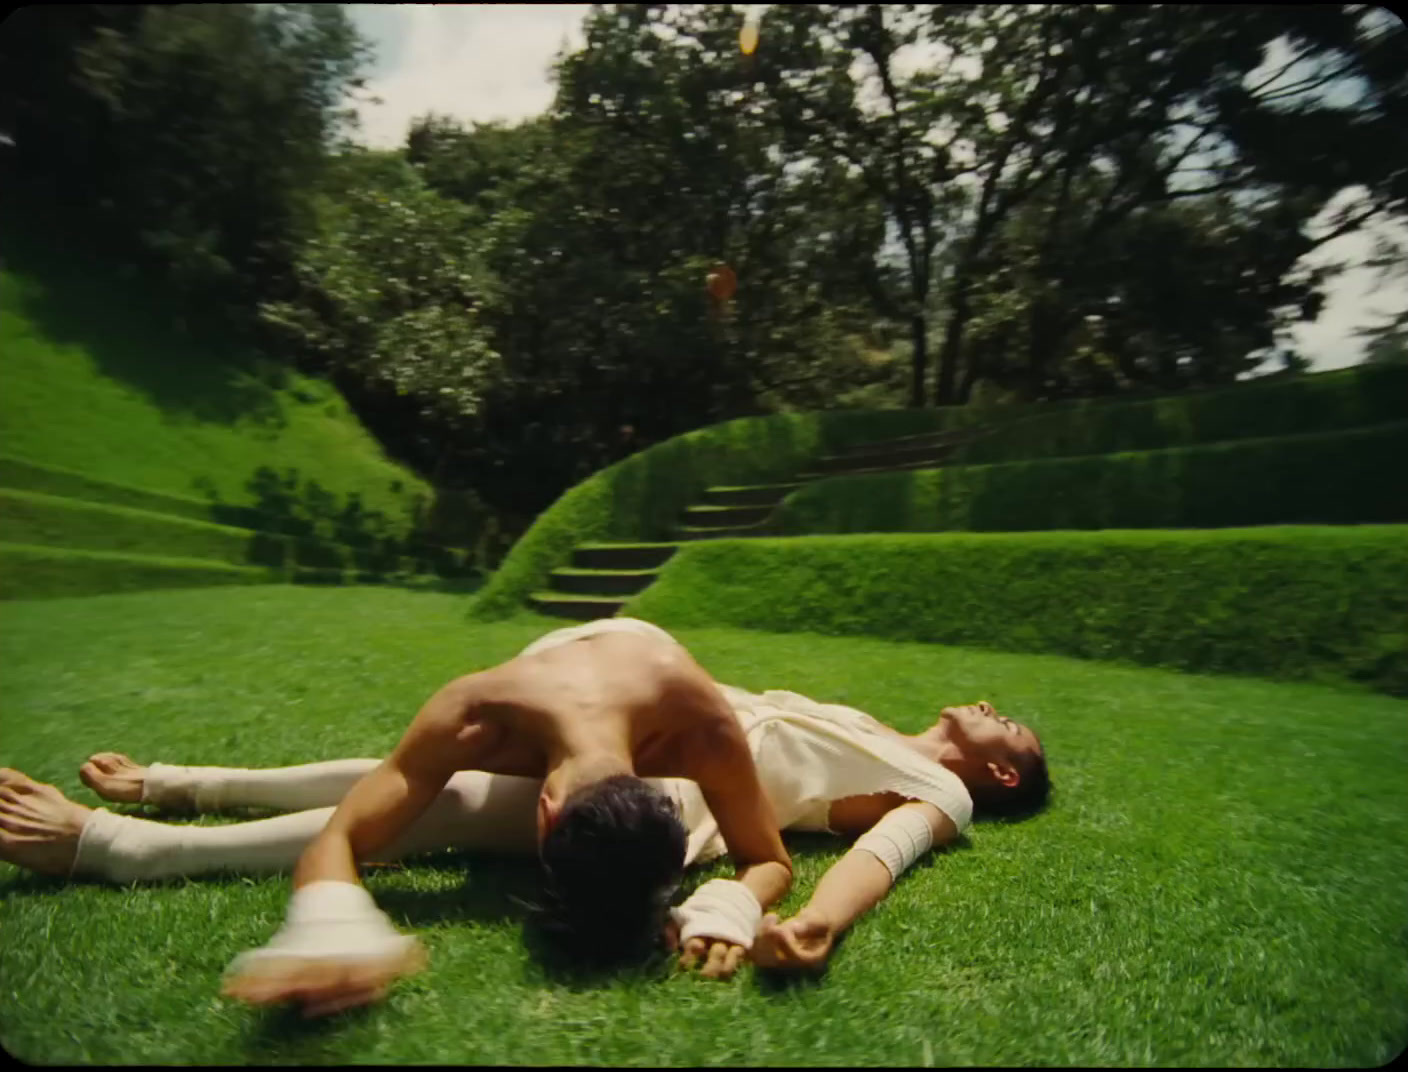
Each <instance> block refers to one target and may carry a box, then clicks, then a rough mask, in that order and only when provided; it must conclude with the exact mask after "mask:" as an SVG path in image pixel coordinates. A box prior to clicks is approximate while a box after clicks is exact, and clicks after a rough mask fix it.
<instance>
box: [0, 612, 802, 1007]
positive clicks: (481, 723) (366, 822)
mask: <svg viewBox="0 0 1408 1072" xmlns="http://www.w3.org/2000/svg"><path fill="white" fill-rule="evenodd" d="M592 624H593V625H594V626H597V628H595V629H589V630H578V631H576V632H579V633H580V634H581V635H580V636H579V637H573V636H571V635H570V634H571V632H573V631H563V632H565V633H568V634H569V635H567V636H560V635H558V634H554V636H555V637H556V640H555V641H554V642H553V643H551V644H549V645H546V646H543V647H541V648H540V647H538V646H537V645H534V646H532V647H530V648H529V649H528V650H527V651H525V652H524V653H523V654H521V655H519V656H517V657H515V658H513V659H510V660H509V661H508V662H506V663H503V664H501V665H499V666H497V667H494V668H492V669H489V670H484V671H480V672H478V673H472V674H468V675H465V676H464V677H460V678H457V679H455V680H453V681H451V682H449V683H448V684H447V685H445V686H444V687H443V688H441V689H440V690H439V691H438V692H437V693H436V694H435V695H434V696H432V697H431V698H430V699H429V701H428V702H427V703H426V704H425V706H424V707H423V708H422V709H421V711H420V713H419V714H418V715H417V716H416V717H415V719H414V720H413V721H412V722H411V724H410V727H409V728H408V729H407V731H406V733H405V734H404V736H403V737H402V738H401V741H400V742H399V743H398V744H397V745H396V747H395V749H394V750H393V751H392V753H391V755H390V756H388V757H387V758H386V759H385V760H384V761H382V762H381V763H380V764H379V765H378V766H377V767H376V768H375V769H374V770H372V771H371V772H370V773H368V774H366V775H365V776H364V777H362V778H361V779H360V780H359V781H357V782H356V784H355V785H353V786H352V788H351V790H350V791H349V792H348V793H347V795H346V796H345V797H344V798H343V799H342V802H341V803H340V804H339V805H338V807H337V810H336V811H335V812H334V814H333V815H332V817H331V819H330V820H329V821H328V823H327V825H326V826H325V827H324V828H323V830H322V831H321V833H319V834H318V835H317V836H316V837H315V838H314V839H313V841H312V842H311V843H310V844H309V845H308V846H307V848H306V849H305V850H304V851H303V853H302V855H301V856H300V858H299V860H298V863H297V866H296V867H295V868H294V872H293V897H292V899H291V903H290V908H289V913H288V917H287V920H286V922H285V925H284V927H283V928H282V930H280V932H279V933H278V934H277V935H276V936H275V938H274V939H273V941H271V942H270V943H269V945H267V946H265V947H264V948H263V949H260V950H255V951H253V952H251V953H246V954H244V955H242V956H241V957H240V958H238V959H237V960H236V962H235V963H234V964H233V965H231V971H230V973H229V974H228V977H227V983H226V987H225V993H226V994H227V995H229V996H232V997H236V998H239V999H242V1000H245V1001H248V1002H251V1003H256V1004H270V1003H276V1002H283V1001H299V1002H302V1003H303V1005H304V1007H305V1011H306V1012H307V1013H308V1014H309V1015H318V1014H322V1013H328V1012H334V1011H337V1010H340V1009H342V1008H347V1007H350V1006H352V1005H357V1004H363V1003H366V1002H368V1001H372V1000H376V999H377V998H379V997H380V996H381V995H382V994H383V993H384V991H385V989H386V987H387V986H388V985H389V984H390V983H391V982H392V981H393V980H394V979H395V978H397V977H398V976H400V975H403V974H406V973H407V972H410V971H415V970H417V969H418V968H419V967H421V966H422V965H423V961H424V957H423V953H422V951H421V949H420V947H419V945H418V943H416V942H415V940H414V939H411V938H405V937H402V936H400V935H398V934H397V933H396V932H395V930H394V928H393V927H392V925H391V923H390V921H389V920H388V919H387V918H386V917H385V916H384V915H383V914H382V913H381V912H379V911H378V910H377V909H376V908H375V905H374V904H373V903H372V901H371V898H370V895H369V894H368V893H367V892H366V890H365V889H364V888H363V887H362V886H361V885H360V883H359V881H358V871H357V865H358V863H359V861H360V862H366V861H369V860H373V859H376V858H377V854H378V853H379V852H380V851H381V850H382V849H384V848H385V847H387V846H388V845H390V844H391V843H392V842H394V841H395V840H396V839H397V838H398V836H399V835H401V834H403V833H404V832H405V831H407V829H408V828H409V827H411V826H412V824H413V823H414V822H415V821H416V819H417V818H418V817H420V816H421V815H422V813H424V812H425V811H426V810H427V809H428V808H429V807H430V805H431V804H432V802H434V801H435V799H436V797H437V796H438V795H439V794H440V792H441V790H442V789H444V788H445V785H446V783H447V782H448V781H449V779H450V778H451V776H452V775H454V774H455V773H456V772H459V771H470V770H474V771H485V772H489V773H494V774H504V775H518V776H525V777H530V778H534V779H540V780H541V788H540V790H539V793H538V800H537V837H538V842H539V846H540V854H541V858H542V862H543V865H544V869H545V872H546V879H547V886H548V891H549V898H550V900H552V901H553V902H554V903H555V904H556V905H557V906H558V907H559V909H560V910H561V912H562V913H563V914H564V915H565V916H566V917H567V922H566V924H565V926H564V927H563V929H564V930H565V931H567V932H569V933H570V934H572V935H574V936H575V937H577V938H579V939H581V940H582V942H583V943H588V942H590V941H591V939H592V938H593V937H597V938H598V939H599V940H598V941H597V942H596V950H597V951H599V952H606V951H607V950H604V949H602V946H603V945H605V944H608V943H616V944H619V945H621V946H629V945H632V944H635V943H636V942H637V941H638V939H639V938H640V936H641V931H642V929H643V928H649V927H653V928H655V930H654V934H653V935H651V937H652V938H658V936H659V933H660V930H659V928H660V927H661V926H662V925H663V915H664V913H665V911H667V909H668V904H669V898H670V895H671V894H672V893H673V891H674V887H675V885H676V883H677V882H678V879H679V876H680V874H681V873H682V870H683V866H684V855H685V843H686V837H687V834H686V831H685V829H684V826H683V824H682V823H681V821H680V819H679V817H678V815H677V814H676V813H675V809H674V807H673V805H672V803H671V801H670V800H669V799H668V798H667V797H666V796H664V795H663V794H661V793H660V792H659V791H658V790H657V789H654V788H653V787H651V786H650V785H648V784H647V783H646V782H644V781H643V780H642V779H643V778H646V777H656V778H663V777H674V778H685V779H689V780H691V781H693V782H695V783H697V784H698V786H699V789H700V791H701V792H702V793H703V796H704V799H705V800H706V801H707V804H708V808H709V811H710V812H711V813H712V814H713V816H714V818H715V819H716V820H717V822H718V826H719V832H720V834H721V836H722V838H723V840H724V842H725V844H726V845H727V848H728V852H729V854H730V855H731V856H732V858H733V861H734V863H735V865H736V867H737V877H736V879H735V880H734V881H732V882H729V883H728V884H727V888H726V890H725V891H724V897H723V900H722V901H721V903H720V904H718V905H717V906H716V907H715V909H714V910H713V911H712V913H710V912H706V913H704V915H705V916H707V917H710V918H705V919H701V920H700V921H699V922H700V926H699V927H696V928H694V929H693V930H691V931H690V933H688V934H686V935H684V936H683V937H685V938H686V940H689V941H691V942H692V943H693V944H694V945H695V946H697V945H698V942H697V941H695V940H696V939H698V940H702V939H704V938H715V937H717V938H720V939H721V941H719V942H715V943H714V945H715V947H716V948H717V953H714V952H713V951H712V950H711V954H712V955H714V956H715V959H724V960H729V959H731V960H732V961H733V963H734V964H735V965H736V963H737V961H738V960H739V959H741V957H742V954H743V952H744V948H743V946H742V944H740V943H742V942H744V941H750V940H751V937H752V934H753V931H754V929H756V924H757V922H758V919H760V918H761V915H762V911H763V910H764V909H766V908H767V907H769V906H770V905H772V904H774V903H775V902H776V901H778V900H779V899H780V898H781V897H782V896H783V895H784V894H785V893H786V892H787V890H788V888H789V886H790V885H791V881H792V866H791V860H790V859H789V857H788V855H787V851H786V849H785V848H784V847H783V844H782V838H781V836H780V834H779V828H778V823H777V819H776V817H775V816H774V814H773V810H772V807H771V805H770V804H769V802H768V799H767V797H766V795H765V794H764V792H763V790H762V787H761V785H760V783H759V781H758V775H757V772H756V770H755V769H754V766H753V757H752V754H751V753H750V752H749V749H748V743H747V741H746V739H745V738H744V735H743V732H742V730H741V728H740V726H739V723H738V720H737V719H736V718H735V717H734V714H733V710H732V708H731V707H730V706H729V705H728V703H727V702H726V701H725V699H724V697H723V695H722V694H721V693H720V691H719V689H718V687H717V686H716V685H715V683H714V681H713V679H712V678H711V677H710V676H709V675H708V673H706V672H705V671H704V669H703V668H702V667H700V666H699V664H698V663H697V662H695V660H694V659H693V658H692V657H691V656H690V655H689V653H688V652H687V651H685V649H684V648H683V647H682V646H680V645H679V644H677V643H676V642H675V641H674V640H673V639H672V638H670V637H669V635H668V634H666V633H664V632H663V631H662V630H658V629H656V628H655V627H653V626H648V625H645V623H633V624H634V626H636V627H635V628H633V627H632V623H629V622H626V621H621V620H617V621H615V622H613V623H611V626H608V627H607V628H604V629H603V628H601V625H602V623H592ZM643 625H644V626H645V627H644V628H639V627H640V626H643ZM612 626H614V627H612ZM544 639H547V638H544ZM25 781H28V780H27V779H26V780H25ZM34 784H35V783H30V786H33V785H34ZM33 795H34V794H33V792H32V790H30V789H29V787H28V786H25V785H23V783H21V782H19V781H17V780H16V778H14V777H13V776H11V777H8V778H7V780H6V783H5V785H4V786H3V787H0V799H3V800H5V801H7V802H10V804H11V806H10V808H7V809H5V811H4V812H3V813H0V829H4V830H5V831H6V832H8V833H9V834H11V835H17V836H18V837H20V838H21V839H22V838H23V836H24V832H23V830H22V829H21V828H22V827H23V823H22V822H20V821H17V820H16V818H14V816H13V809H14V807H15V806H16V803H17V802H18V801H19V800H20V798H22V797H25V796H29V797H31V798H33ZM6 841H7V845H6V851H5V853H4V855H5V857H6V858H7V859H9V860H11V861H12V862H15V863H19V864H22V865H24V866H29V867H33V868H35V869H37V870H44V869H46V868H45V867H44V866H43V865H44V864H45V863H48V864H49V865H50V867H49V868H48V869H52V864H53V860H54V858H55V857H56V855H63V854H65V853H66V854H67V855H68V856H69V857H70V859H72V856H73V854H74V853H75V852H76V848H77V846H76V841H75V842H71V843H70V844H69V845H68V846H66V848H64V849H60V847H59V846H57V845H55V844H53V843H52V842H51V843H49V844H47V845H35V846H33V847H34V849H35V851H34V852H33V853H28V852H26V851H25V849H24V843H23V841H22V840H21V841H19V842H16V841H15V837H14V836H12V837H10V838H7V839H6ZM46 858H47V859H46ZM642 861H643V862H642ZM608 883H609V886H610V889H611V896H610V898H609V899H604V898H602V897H601V896H600V891H601V889H602V887H603V886H605V885H607V884H608ZM593 895H595V900H594V901H593V902H592V903H593V904H594V905H595V906H596V907H597V908H598V909H601V908H602V907H603V906H606V905H617V906H619V910H618V911H616V912H614V913H612V914H611V915H610V917H609V918H595V919H585V918H573V915H574V910H575V908H576V905H577V903H578V902H579V901H580V900H582V899H591V898H592V897H593ZM733 917H737V920H735V919H734V918H733ZM753 917H757V918H753ZM719 920H722V921H723V926H722V930H720V928H719V926H718V925H716V924H717V922H718V921H719ZM735 923H736V925H734V926H731V925H730V924H735ZM701 927H702V930H701V929H700V928H701ZM744 930H746V932H747V936H746V938H744V937H743V934H742V932H743V931H744ZM716 932H717V933H716ZM730 938H732V939H734V940H733V941H731V942H730V941H729V940H728V939H730Z"/></svg>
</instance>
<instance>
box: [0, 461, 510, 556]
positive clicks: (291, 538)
mask: <svg viewBox="0 0 1408 1072" xmlns="http://www.w3.org/2000/svg"><path fill="white" fill-rule="evenodd" d="M5 489H12V490H17V491H26V492H32V493H36V494H40V495H44V496H53V497H57V498H62V499H63V500H65V501H72V502H75V503H76V504H77V505H78V506H83V505H86V504H98V505H100V506H102V507H127V508H129V509H131V510H137V511H142V512H143V514H144V516H148V517H150V515H152V514H159V515H162V516H164V517H168V518H181V519H184V520H186V521H193V522H202V523H205V524H206V525H212V526H218V527H220V528H222V529H225V530H227V531H228V530H235V531H240V532H242V533H243V534H244V536H245V538H246V539H247V540H250V542H251V547H252V551H251V554H252V555H253V557H239V558H226V559H223V560H225V561H231V562H239V563H243V562H254V563H258V564H275V563H278V562H282V561H283V559H282V558H280V557H278V556H279V555H281V554H283V553H284V552H282V551H279V550H278V549H279V548H281V547H283V546H284V544H286V543H291V544H292V545H293V546H294V547H295V554H294V561H295V562H296V564H299V565H306V566H311V567H318V568H339V569H340V568H344V567H354V568H357V569H375V570H377V571H379V572H385V571H387V570H395V569H398V568H408V569H418V570H421V571H423V572H434V573H436V574H437V575H439V576H441V577H464V576H467V575H468V574H470V573H474V572H477V570H478V562H479V560H480V559H481V558H482V557H483V555H484V553H485V551H486V548H484V547H479V548H468V549H467V548H458V547H444V546H440V545H435V544H427V543H424V542H421V541H419V540H416V539H414V538H413V537H408V538H406V539H396V538H392V537H383V538H379V539H378V538H376V537H373V536H370V535H366V534H363V540H364V542H363V543H361V544H358V545H351V544H347V543H344V542H342V541H340V540H338V539H337V538H336V534H335V533H334V532H333V531H332V529H331V527H330V526H329V525H328V524H327V523H323V524H315V523H314V522H312V521H309V520H307V519H305V518H298V517H279V516H275V515H273V514H268V513H264V512H262V511H260V510H256V509H254V508H253V507H248V506H231V505H228V504H224V503H210V502H203V501H201V500H199V499H187V498H182V497H181V496H179V495H168V494H166V493H164V492H158V491H148V490H146V489H144V488H135V487H130V486H128V485H123V484H114V483H111V482H109V481H105V480H97V479H94V478H92V477H88V476H85V475H84V474H82V473H76V472H73V471H71V470H66V469H58V468H55V467H53V466H47V465H39V464H38V463H35V462H28V461H24V460H23V459H20V458H8V457H3V456H0V492H3V491H4V490H5ZM456 495H459V493H456V492H450V493H446V494H445V495H444V496H442V498H445V499H446V501H458V500H455V498H454V497H455V496H456ZM440 505H443V504H441V503H440V501H439V500H437V506H440ZM445 509H447V510H448V509H450V508H449V507H445ZM460 509H463V508H462V507H461V508H460ZM461 520H462V519H461ZM456 523H458V522H456ZM55 531H56V532H57V530H55ZM255 534H259V535H257V536H256V535H255ZM252 536H254V537H255V538H253V539H252V540H251V537H252ZM0 539H5V540H11V541H14V542H21V543H23V542H36V541H35V540H32V539H29V538H27V537H25V536H23V535H20V534H12V535H0ZM40 542H43V543H51V542H52V543H53V544H54V545H55V546H71V547H91V548H96V549H121V548H120V547H113V546H110V545H108V544H93V543H84V542H80V543H73V542H61V541H60V540H58V539H55V540H49V539H43V540H42V541H40ZM481 542H482V541H481ZM165 549H166V550H177V548H176V547H174V546H172V547H167V548H165ZM401 556H406V557H408V558H409V559H411V560H412V562H410V563H405V564H402V563H401V562H400V561H399V559H400V557H401ZM217 557H221V556H217Z"/></svg>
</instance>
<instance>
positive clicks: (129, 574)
mask: <svg viewBox="0 0 1408 1072" xmlns="http://www.w3.org/2000/svg"><path fill="white" fill-rule="evenodd" d="M283 580H285V577H284V575H283V573H282V571H280V570H273V569H268V568H261V567H258V566H231V565H228V564H226V563H223V562H211V561H208V560H204V559H190V558H155V557H152V556H148V555H123V554H115V553H112V552H107V551H65V550H60V549H58V548H53V547H26V546H23V545H20V544H0V599H3V600H9V599H53V598H58V597H63V596H91V595H102V594H105V593H112V592H138V591H146V590H148V589H153V588H203V587H207V586H210V585H220V584H277V583H280V582H282V581H283Z"/></svg>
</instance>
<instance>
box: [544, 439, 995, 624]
mask: <svg viewBox="0 0 1408 1072" xmlns="http://www.w3.org/2000/svg"><path fill="white" fill-rule="evenodd" d="M987 431H988V430H987V429H984V428H975V429H965V430H963V431H953V432H926V433H924V434H922V435H912V436H902V437H900V438H897V439H886V440H881V441H877V442H872V443H861V444H858V445H856V446H854V447H851V448H849V449H847V450H845V451H843V452H841V453H840V454H834V455H829V456H825V457H822V458H819V459H817V461H816V462H815V463H813V465H812V467H811V468H810V469H808V470H806V471H804V472H801V473H798V474H797V476H796V477H795V478H793V479H792V480H791V481H789V482H787V483H783V484H758V485H753V486H751V487H718V488H709V489H708V490H707V491H705V492H704V497H703V499H702V501H700V502H699V503H697V504H695V505H693V506H689V507H686V509H685V511H684V515H683V517H681V519H680V522H679V524H678V525H677V526H676V528H675V533H674V537H675V538H674V540H672V541H669V542H663V543H618V544H608V543H597V544H583V545H582V546H580V547H578V548H576V549H575V550H574V551H573V552H572V560H571V563H570V565H568V566H565V567H563V568H561V569H557V570H554V571H553V572H552V575H551V576H550V577H549V579H548V590H547V591H543V592H535V593H533V595H531V596H529V598H528V603H529V605H530V606H531V607H532V608H533V609H534V610H536V611H538V612H539V613H540V614H550V615H553V616H555V617H560V618H571V619H573V620H574V621H591V620H594V619H596V618H610V617H612V616H614V615H615V614H616V613H617V612H618V611H619V610H620V609H621V608H622V607H623V606H625V605H626V603H627V602H628V601H629V600H630V599H631V598H632V597H634V596H636V595H637V594H639V593H640V592H642V591H643V590H645V589H646V588H648V587H649V586H650V585H651V583H653V582H654V580H655V578H656V577H658V576H659V574H660V570H661V569H662V568H663V567H664V565H665V563H666V562H668V561H669V560H670V557H671V556H672V555H673V554H674V553H675V551H676V550H678V549H679V547H680V545H681V544H683V543H685V542H690V541H694V540H718V539H726V538H737V537H748V536H764V535H767V534H768V522H769V520H770V519H771V517H772V514H773V511H774V510H776V509H777V507H778V504H780V503H781V502H782V500H783V499H785V498H786V497H787V496H788V495H790V494H791V493H792V492H794V491H796V490H797V489H798V488H800V487H803V486H805V485H806V484H809V483H811V482H812V481H815V480H823V479H825V478H827V477H832V476H843V475H860V474H868V473H884V472H892V471H895V470H903V469H936V468H939V467H940V466H942V465H943V464H944V463H945V461H947V459H948V458H949V456H950V455H951V454H952V453H953V451H954V450H955V449H956V448H957V447H958V446H960V445H961V444H964V443H968V442H971V441H972V440H974V439H977V438H979V437H980V436H982V435H985V434H986V433H987Z"/></svg>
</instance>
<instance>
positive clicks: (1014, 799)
mask: <svg viewBox="0 0 1408 1072" xmlns="http://www.w3.org/2000/svg"><path fill="white" fill-rule="evenodd" d="M1037 746H1038V748H1040V746H1041V742H1040V741H1039V740H1038V741H1037ZM1014 765H1015V766H1016V768H1017V773H1018V774H1019V775H1020V776H1021V777H1020V779H1019V780H1018V782H1017V784H1016V785H1015V786H1013V787H1012V788H1011V789H1008V788H1007V787H1006V786H1002V785H992V786H984V787H983V788H982V789H979V790H977V791H976V792H973V793H972V797H973V813H974V817H975V818H982V819H986V818H993V819H1026V818H1029V817H1030V816H1033V815H1035V814H1036V813H1037V812H1039V811H1041V810H1042V809H1043V808H1045V807H1046V805H1047V803H1048V802H1049V801H1050V799H1051V775H1050V773H1049V772H1048V771H1047V769H1046V751H1045V749H1042V750H1041V751H1038V752H1037V753H1036V754H1034V755H1033V754H1031V753H1027V754H1026V755H1022V756H1018V757H1015V759H1014Z"/></svg>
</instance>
